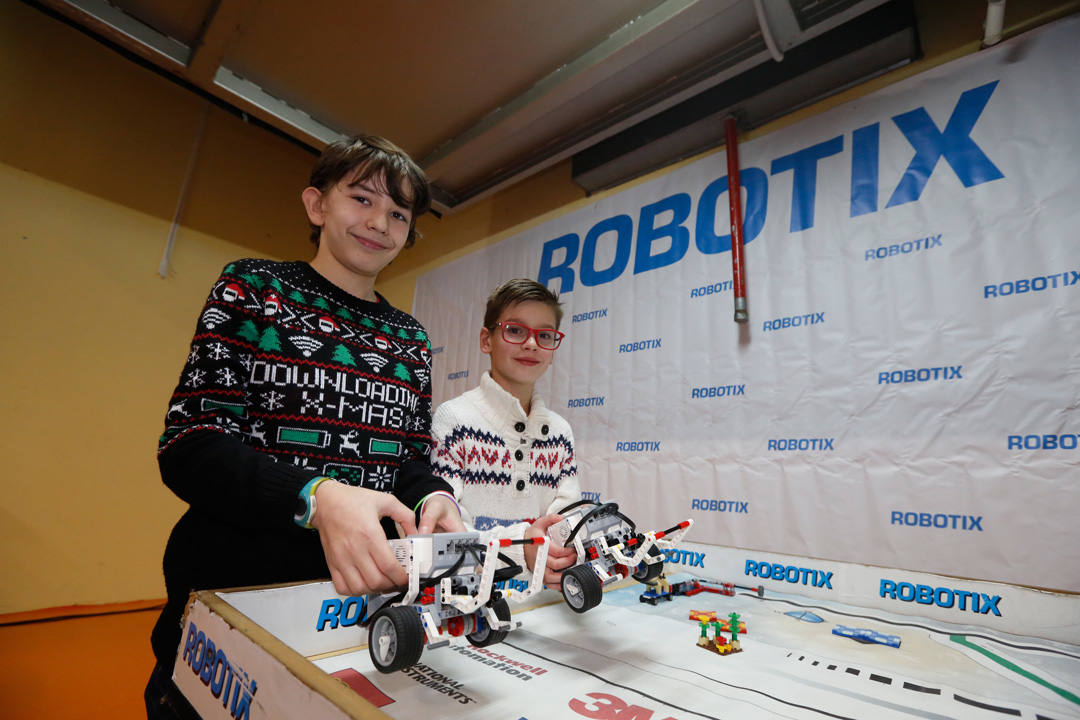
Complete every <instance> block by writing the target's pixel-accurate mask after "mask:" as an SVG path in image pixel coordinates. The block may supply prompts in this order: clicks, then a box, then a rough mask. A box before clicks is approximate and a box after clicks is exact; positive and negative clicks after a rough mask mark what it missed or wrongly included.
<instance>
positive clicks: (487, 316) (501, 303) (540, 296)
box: [484, 278, 563, 330]
mask: <svg viewBox="0 0 1080 720" xmlns="http://www.w3.org/2000/svg"><path fill="white" fill-rule="evenodd" d="M520 302H541V303H544V304H545V305H547V306H548V307H550V308H551V309H552V310H553V311H554V312H555V329H556V330H558V329H559V323H561V322H562V315H563V312H562V306H561V305H560V304H559V296H558V295H556V294H555V293H553V292H552V291H551V290H548V289H547V287H545V286H544V285H541V284H540V283H538V282H536V281H535V280H529V279H528V278H515V279H513V280H508V281H506V282H504V283H503V284H502V285H500V286H499V287H497V288H495V290H494V291H492V293H491V295H489V296H488V300H487V309H486V310H485V311H484V327H486V328H487V329H488V330H494V329H495V323H497V322H498V321H499V316H500V315H502V312H503V310H505V309H506V308H508V307H510V306H511V305H516V304H517V303H520Z"/></svg>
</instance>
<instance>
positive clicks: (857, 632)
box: [832, 625, 900, 648]
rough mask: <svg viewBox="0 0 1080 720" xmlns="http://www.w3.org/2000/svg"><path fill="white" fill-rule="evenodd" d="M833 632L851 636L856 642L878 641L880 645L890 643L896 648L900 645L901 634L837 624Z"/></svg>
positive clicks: (841, 635)
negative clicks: (888, 633)
mask: <svg viewBox="0 0 1080 720" xmlns="http://www.w3.org/2000/svg"><path fill="white" fill-rule="evenodd" d="M832 633H833V635H839V636H840V637H846V638H851V639H852V640H855V641H856V642H861V643H877V644H878V645H888V646H889V647H894V648H898V647H900V636H899V635H885V634H884V633H879V632H877V631H876V630H869V629H867V628H849V627H847V626H845V625H837V626H836V627H834V628H833V630H832Z"/></svg>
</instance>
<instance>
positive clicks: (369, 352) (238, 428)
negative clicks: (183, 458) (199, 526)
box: [158, 260, 431, 490]
mask: <svg viewBox="0 0 1080 720" xmlns="http://www.w3.org/2000/svg"><path fill="white" fill-rule="evenodd" d="M430 381H431V352H430V343H429V342H428V337H427V334H426V332H425V331H424V328H423V327H422V326H421V325H420V324H419V323H418V322H417V321H416V320H415V319H414V318H413V317H411V316H410V315H408V314H406V313H403V312H401V311H400V310H397V309H396V308H394V307H392V306H391V305H389V304H388V303H386V302H385V301H382V302H367V301H364V300H360V299H358V298H355V297H353V296H351V295H349V294H348V293H346V292H344V291H342V290H341V289H339V288H337V287H336V286H334V285H333V284H331V283H330V282H328V281H327V280H325V279H324V278H323V277H322V276H320V275H319V274H318V273H317V272H315V270H314V269H312V268H311V266H309V265H308V264H307V263H300V262H293V263H279V262H272V261H267V260H240V261H237V262H235V263H232V264H230V265H228V266H226V268H225V269H224V270H223V271H222V274H221V277H220V278H219V279H218V281H217V282H216V283H215V284H214V286H213V288H212V289H211V291H210V297H209V298H208V299H207V301H206V305H205V306H204V308H203V311H202V313H201V315H200V316H199V321H198V327H197V329H196V333H195V336H194V338H193V340H192V344H191V351H190V354H189V355H188V359H187V363H186V365H185V366H184V369H183V372H182V373H181V375H180V381H179V384H178V386H177V388H176V391H175V392H174V394H173V396H172V399H171V401H170V403H169V411H168V414H167V416H166V428H165V433H164V434H163V435H162V437H161V442H160V444H159V448H158V452H159V453H160V452H163V451H165V450H166V449H167V448H168V447H169V446H170V445H171V444H173V443H175V442H176V441H177V440H179V439H180V438H182V437H184V436H185V435H187V434H189V433H191V432H194V431H197V430H211V431H215V432H222V433H229V434H232V435H233V436H235V437H237V438H239V439H240V440H241V441H242V442H244V443H246V444H248V445H249V446H252V447H254V448H256V449H258V450H260V451H262V452H265V453H268V454H270V455H271V456H273V457H275V458H276V459H278V460H279V461H286V462H291V463H293V464H295V465H297V466H300V467H304V468H310V469H312V470H313V471H315V472H317V473H319V474H322V475H328V476H330V477H335V478H337V479H339V480H343V481H345V482H348V483H349V484H352V485H359V486H363V487H368V488H371V489H374V490H391V489H393V486H394V482H395V479H396V476H397V472H398V469H399V468H400V466H401V464H402V463H403V462H405V461H408V460H417V459H420V460H425V461H426V459H427V456H428V454H429V452H430V447H431V437H430V417H431V382H430Z"/></svg>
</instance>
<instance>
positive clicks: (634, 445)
mask: <svg viewBox="0 0 1080 720" xmlns="http://www.w3.org/2000/svg"><path fill="white" fill-rule="evenodd" d="M615 452H660V441H659V440H657V441H655V442H654V441H652V440H641V441H638V442H617V443H615Z"/></svg>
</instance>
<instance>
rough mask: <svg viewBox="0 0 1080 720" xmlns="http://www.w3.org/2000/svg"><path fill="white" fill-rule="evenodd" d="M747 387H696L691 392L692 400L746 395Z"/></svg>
mask: <svg viewBox="0 0 1080 720" xmlns="http://www.w3.org/2000/svg"><path fill="white" fill-rule="evenodd" d="M745 394H746V385H714V386H712V387H696V388H693V389H692V390H691V391H690V399H691V400H693V399H694V398H718V397H734V396H736V395H745Z"/></svg>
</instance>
